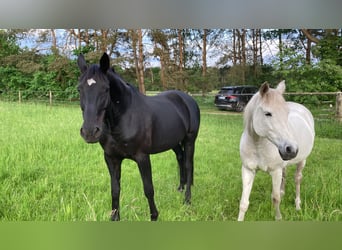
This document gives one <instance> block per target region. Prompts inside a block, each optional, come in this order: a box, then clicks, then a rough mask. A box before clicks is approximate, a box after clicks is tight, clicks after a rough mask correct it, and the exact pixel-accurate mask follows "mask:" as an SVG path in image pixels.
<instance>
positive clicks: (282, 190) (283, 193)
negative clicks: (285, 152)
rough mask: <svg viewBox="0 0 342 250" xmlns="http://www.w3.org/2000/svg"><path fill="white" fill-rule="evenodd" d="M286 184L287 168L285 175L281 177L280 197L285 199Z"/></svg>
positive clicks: (284, 170) (284, 171) (284, 169)
mask: <svg viewBox="0 0 342 250" xmlns="http://www.w3.org/2000/svg"><path fill="white" fill-rule="evenodd" d="M285 184H286V168H283V173H282V177H281V186H280V196H281V197H283V196H284V195H285Z"/></svg>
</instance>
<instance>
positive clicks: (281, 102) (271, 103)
mask: <svg viewBox="0 0 342 250" xmlns="http://www.w3.org/2000/svg"><path fill="white" fill-rule="evenodd" d="M284 92H285V81H282V82H280V83H279V85H278V86H277V88H276V89H272V88H270V87H269V85H268V84H267V83H264V84H263V85H262V86H261V87H260V89H259V93H258V94H256V96H255V98H257V99H258V101H257V102H254V103H251V104H252V105H254V107H253V108H254V112H253V115H252V116H253V117H252V123H253V124H252V126H253V129H254V131H255V133H256V134H257V135H259V136H260V137H266V138H267V139H268V140H269V141H271V142H272V143H273V144H274V145H275V146H276V147H277V148H278V150H279V154H280V156H281V158H282V159H283V160H291V159H293V158H295V157H296V155H297V153H298V146H297V143H296V141H295V138H293V135H292V134H291V132H290V129H289V125H288V124H289V123H288V116H289V109H288V106H287V104H286V102H285V99H284V97H283V93H284Z"/></svg>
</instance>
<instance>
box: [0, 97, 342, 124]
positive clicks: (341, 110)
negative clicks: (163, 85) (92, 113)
mask: <svg viewBox="0 0 342 250" xmlns="http://www.w3.org/2000/svg"><path fill="white" fill-rule="evenodd" d="M158 93H159V92H151V93H147V94H148V95H155V94H158ZM191 95H193V96H196V97H197V98H201V97H203V98H213V96H214V95H215V94H213V93H207V94H205V95H203V94H202V93H191ZM285 96H286V97H287V99H290V100H294V101H297V102H300V103H304V104H307V105H311V106H312V107H317V106H321V107H320V108H319V109H318V110H319V112H318V113H316V114H315V116H316V117H318V118H321V119H325V118H326V119H331V118H334V119H337V120H338V121H340V122H342V92H299V93H294V92H287V93H285ZM310 98H311V99H310ZM0 101H18V102H19V103H22V102H44V103H48V104H49V105H53V104H58V103H68V104H78V103H79V95H78V92H77V91H76V90H74V91H52V90H51V91H30V90H19V91H7V92H2V93H1V94H0Z"/></svg>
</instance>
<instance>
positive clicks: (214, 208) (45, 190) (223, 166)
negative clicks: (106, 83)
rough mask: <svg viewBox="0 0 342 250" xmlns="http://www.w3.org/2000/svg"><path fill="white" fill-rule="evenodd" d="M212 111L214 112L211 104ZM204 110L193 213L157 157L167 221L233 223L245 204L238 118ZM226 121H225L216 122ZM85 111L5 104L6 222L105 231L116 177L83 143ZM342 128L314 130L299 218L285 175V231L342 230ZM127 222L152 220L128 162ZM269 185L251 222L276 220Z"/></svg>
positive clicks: (0, 161)
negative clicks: (293, 224)
mask: <svg viewBox="0 0 342 250" xmlns="http://www.w3.org/2000/svg"><path fill="white" fill-rule="evenodd" d="M210 105H212V104H211V103H210ZM210 105H209V103H205V102H203V103H201V110H202V116H201V128H200V134H199V137H198V140H197V144H196V152H195V177H194V178H195V179H194V181H195V185H194V186H193V188H192V191H193V198H192V204H191V205H190V206H187V205H183V198H184V194H183V193H179V192H177V191H176V187H177V184H178V174H177V164H176V159H175V157H174V154H173V152H171V151H168V152H165V153H161V154H157V155H153V156H152V157H151V159H152V168H153V181H154V187H155V200H156V204H157V207H158V209H159V212H160V217H159V220H160V221H235V220H236V218H237V215H238V207H239V199H240V195H241V174H240V171H241V170H240V169H241V163H240V158H239V139H240V134H241V132H242V116H241V114H232V115H227V114H228V113H227V112H215V114H210V112H211V111H212V110H210ZM216 113H219V114H216ZM81 123H82V117H81V112H80V109H79V107H78V106H53V107H50V106H47V105H44V104H16V103H6V102H0V220H1V221H27V220H29V221H108V219H109V213H110V206H111V199H110V182H109V174H108V171H107V168H106V165H105V162H104V159H103V155H102V154H103V153H102V149H101V147H100V146H99V145H98V144H95V145H89V144H86V143H85V142H84V141H83V139H82V138H81V137H80V136H79V128H80V125H81ZM341 131H342V126H341V125H340V124H338V123H334V122H325V121H316V133H317V137H316V141H315V146H314V150H313V152H312V154H311V156H310V157H309V158H308V161H307V167H306V168H305V169H304V172H303V174H304V178H303V182H302V210H301V211H300V212H297V211H296V210H295V206H294V198H295V186H294V178H293V176H294V169H295V168H294V167H290V168H289V169H288V181H287V189H286V194H285V197H284V199H283V201H282V203H281V210H282V214H283V219H284V220H287V221H291V220H294V221H341V220H342V168H341V167H342V166H341V165H342V154H341V152H342V151H341V149H342V132H341ZM121 183H122V184H121V185H122V190H121V219H122V220H127V221H146V220H149V214H148V213H149V212H148V211H149V209H148V205H147V201H146V199H145V197H144V194H143V189H142V182H141V179H140V176H139V171H138V169H137V167H136V164H135V163H134V162H132V161H129V160H125V161H124V162H123V166H122V180H121ZM270 197H271V178H270V176H269V175H268V174H265V173H263V172H259V173H258V174H257V176H256V179H255V182H254V187H253V189H252V193H251V197H250V202H251V204H250V208H249V210H248V212H247V213H246V218H245V219H246V220H250V221H260V220H263V221H265V220H266V221H268V220H271V221H272V220H273V218H274V216H273V207H272V203H271V198H270Z"/></svg>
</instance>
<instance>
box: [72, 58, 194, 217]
mask: <svg viewBox="0 0 342 250" xmlns="http://www.w3.org/2000/svg"><path fill="white" fill-rule="evenodd" d="M77 63H78V66H79V68H80V70H81V73H82V74H81V77H80V82H79V85H78V90H79V93H80V104H81V109H82V113H83V121H84V122H83V125H82V127H81V131H80V132H81V136H82V137H83V138H84V140H85V141H86V142H87V143H96V142H99V143H100V144H101V146H102V148H103V150H104V158H105V161H106V163H107V166H108V170H109V173H110V177H111V191H112V213H111V219H112V220H120V213H119V196H120V177H121V162H122V160H123V159H125V158H128V159H131V160H134V161H135V162H136V163H137V164H138V167H139V171H140V175H141V178H142V181H143V186H144V193H145V196H146V198H147V200H148V203H149V207H150V214H151V220H157V218H158V210H157V208H156V205H155V203H154V190H153V183H152V171H151V162H150V154H154V153H159V152H163V151H166V150H169V149H172V150H173V151H174V152H175V154H176V157H177V161H178V165H179V170H180V185H179V187H178V190H180V191H183V190H184V186H186V190H185V203H190V199H191V189H190V187H191V185H192V184H193V158H194V150H195V140H196V138H197V134H198V130H199V125H200V111H199V108H198V105H197V103H196V102H195V100H194V99H193V98H191V97H190V96H189V95H187V94H185V93H183V92H181V91H176V90H173V91H165V92H163V93H161V94H159V95H157V96H153V97H148V96H145V95H142V94H140V93H139V92H138V90H137V89H136V88H134V87H133V86H131V85H129V84H128V83H126V82H125V81H124V80H123V79H122V78H121V77H120V76H119V75H118V74H117V73H115V71H114V69H112V68H110V59H109V57H108V55H107V54H106V53H104V54H103V56H102V57H101V59H100V65H91V66H89V67H88V66H87V64H86V61H85V59H84V57H83V55H79V57H78V61H77Z"/></svg>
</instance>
